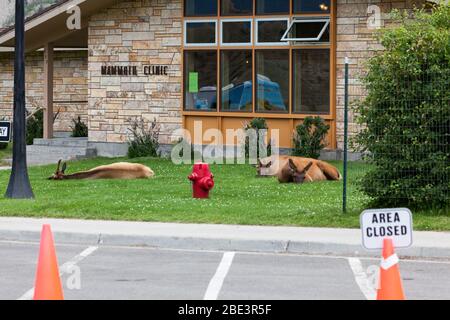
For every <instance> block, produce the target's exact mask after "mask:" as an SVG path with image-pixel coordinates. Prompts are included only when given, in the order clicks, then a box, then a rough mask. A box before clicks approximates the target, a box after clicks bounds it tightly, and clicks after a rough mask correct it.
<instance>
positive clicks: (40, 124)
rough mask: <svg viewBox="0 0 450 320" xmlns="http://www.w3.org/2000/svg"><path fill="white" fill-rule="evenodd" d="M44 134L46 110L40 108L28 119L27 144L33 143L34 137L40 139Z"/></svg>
mask: <svg viewBox="0 0 450 320" xmlns="http://www.w3.org/2000/svg"><path fill="white" fill-rule="evenodd" d="M43 136H44V111H43V110H39V111H38V112H36V113H35V114H34V115H33V116H31V117H30V118H28V120H27V133H26V141H27V145H32V144H33V141H34V139H40V138H42V137H43Z"/></svg>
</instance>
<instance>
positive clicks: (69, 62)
mask: <svg viewBox="0 0 450 320" xmlns="http://www.w3.org/2000/svg"><path fill="white" fill-rule="evenodd" d="M43 81H44V62H43V53H42V52H35V53H32V54H28V55H27V57H26V97H27V110H29V111H33V110H35V109H36V107H39V106H43V100H44V98H43V95H44V82H43ZM87 89H88V87H87V52H86V51H65V52H61V51H57V52H55V61H54V101H55V103H54V111H55V113H56V112H58V111H59V115H58V118H57V120H56V122H55V124H54V130H55V131H57V132H68V131H71V128H70V126H71V125H72V119H74V118H77V117H78V116H80V117H81V119H82V121H84V122H87V100H88V99H87V92H88V90H87ZM13 95H14V60H13V54H12V53H1V54H0V118H1V117H6V118H8V119H10V118H11V117H12V113H13V98H14V97H13Z"/></svg>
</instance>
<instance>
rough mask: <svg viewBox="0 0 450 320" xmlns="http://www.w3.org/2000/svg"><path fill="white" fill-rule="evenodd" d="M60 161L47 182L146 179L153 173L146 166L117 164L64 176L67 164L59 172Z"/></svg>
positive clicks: (125, 163)
mask: <svg viewBox="0 0 450 320" xmlns="http://www.w3.org/2000/svg"><path fill="white" fill-rule="evenodd" d="M61 162H62V161H61V160H59V162H58V167H57V168H56V172H55V174H54V175H52V176H51V177H50V178H48V179H49V180H83V179H90V180H95V179H123V180H125V179H127V180H130V179H147V178H151V177H153V176H154V175H155V173H154V172H153V171H152V169H150V168H149V167H147V166H144V165H142V164H139V163H127V162H119V163H113V164H110V165H105V166H100V167H96V168H94V169H91V170H89V171H82V172H77V173H73V174H65V172H66V169H67V163H64V164H63V166H62V168H61V170H60V167H61Z"/></svg>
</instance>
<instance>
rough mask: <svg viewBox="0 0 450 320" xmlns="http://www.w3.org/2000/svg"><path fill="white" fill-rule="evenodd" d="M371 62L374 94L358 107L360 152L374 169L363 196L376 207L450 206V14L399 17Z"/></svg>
mask: <svg viewBox="0 0 450 320" xmlns="http://www.w3.org/2000/svg"><path fill="white" fill-rule="evenodd" d="M393 17H394V19H395V20H396V22H397V24H396V27H394V28H389V29H385V30H382V32H381V33H380V34H379V37H380V40H381V43H382V45H383V46H384V47H385V49H386V50H385V51H383V52H381V53H380V54H379V55H377V56H375V57H373V58H372V59H370V60H369V62H368V73H367V76H366V77H365V79H363V81H364V83H365V86H366V89H367V92H368V95H367V97H366V98H365V99H364V100H363V101H361V102H359V103H358V104H357V106H356V110H355V111H356V114H359V116H358V118H357V121H358V123H359V124H361V125H362V127H363V128H364V129H363V130H362V131H361V132H360V133H359V134H358V135H357V137H356V139H355V142H356V144H357V145H358V146H359V151H362V152H365V153H366V154H367V155H368V157H367V159H368V160H369V161H370V162H371V163H372V164H374V169H373V170H372V171H370V172H369V173H368V174H367V175H366V176H365V177H364V179H363V180H362V184H361V189H362V191H363V192H364V193H366V194H367V195H369V196H370V197H372V199H373V205H374V206H383V207H386V206H409V207H412V208H430V207H447V206H448V205H449V202H450V197H449V188H450V184H449V182H450V161H449V159H450V151H449V142H450V140H449V139H450V138H449V137H450V103H449V101H450V90H449V88H450V71H449V65H450V7H449V6H445V5H440V6H437V7H436V8H435V9H434V10H433V11H432V12H431V13H430V12H426V11H425V10H418V9H417V10H415V11H414V13H413V18H414V19H410V18H408V16H407V15H406V14H402V13H400V12H399V11H396V12H394V15H393Z"/></svg>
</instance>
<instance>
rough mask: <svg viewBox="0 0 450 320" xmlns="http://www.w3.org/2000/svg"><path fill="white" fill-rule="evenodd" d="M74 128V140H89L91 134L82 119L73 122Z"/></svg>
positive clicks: (72, 135)
mask: <svg viewBox="0 0 450 320" xmlns="http://www.w3.org/2000/svg"><path fill="white" fill-rule="evenodd" d="M72 123H73V126H72V127H71V129H72V134H71V137H72V138H87V137H88V134H89V130H88V126H87V125H86V124H85V123H84V122H83V121H81V117H78V119H73V120H72Z"/></svg>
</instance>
